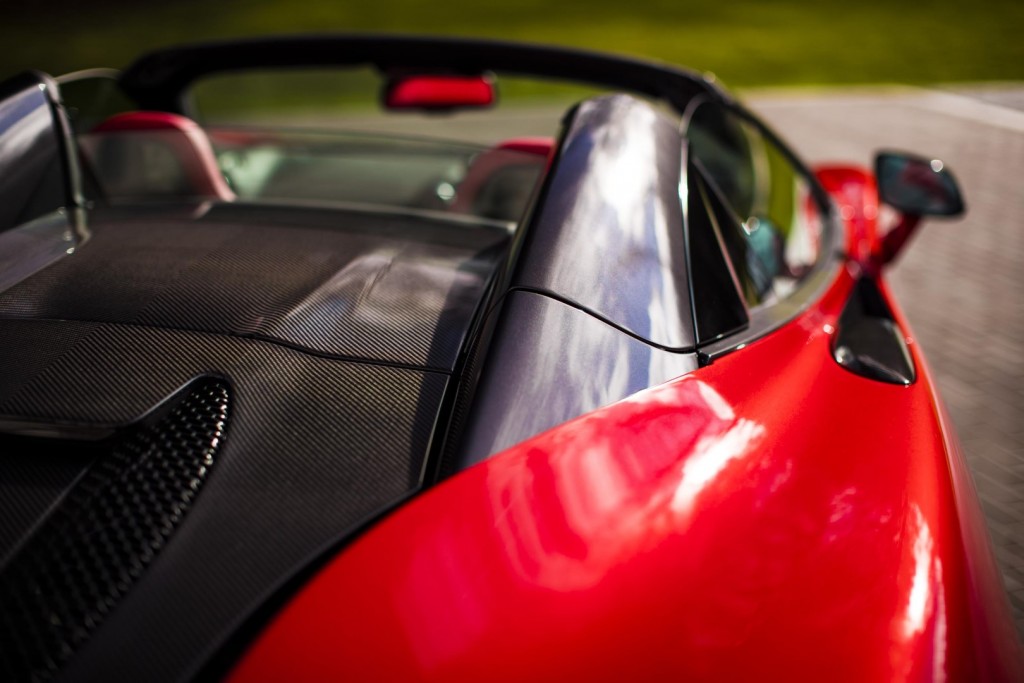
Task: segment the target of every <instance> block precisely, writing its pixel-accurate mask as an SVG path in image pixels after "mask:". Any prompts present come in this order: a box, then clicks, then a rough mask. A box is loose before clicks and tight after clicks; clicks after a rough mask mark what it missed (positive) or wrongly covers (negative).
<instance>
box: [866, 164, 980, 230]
mask: <svg viewBox="0 0 1024 683" xmlns="http://www.w3.org/2000/svg"><path fill="white" fill-rule="evenodd" d="M875 177H876V178H877V180H878V199H879V200H880V201H882V202H884V203H886V204H888V205H889V206H891V207H893V208H894V209H896V210H898V211H899V212H900V213H903V214H907V215H912V216H959V215H960V214H962V213H963V212H964V202H963V198H962V196H961V194H960V188H959V186H958V185H957V182H956V180H955V179H954V178H953V174H952V173H950V172H949V169H947V168H946V167H945V165H944V164H943V163H942V162H941V161H939V160H938V159H925V158H924V157H919V156H915V155H912V154H906V153H904V152H879V153H878V155H877V156H876V157H875Z"/></svg>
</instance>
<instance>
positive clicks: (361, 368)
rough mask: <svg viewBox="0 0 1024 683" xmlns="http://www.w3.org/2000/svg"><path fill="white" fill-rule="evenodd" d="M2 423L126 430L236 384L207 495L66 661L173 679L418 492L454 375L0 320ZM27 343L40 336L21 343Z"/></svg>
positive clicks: (259, 344)
mask: <svg viewBox="0 0 1024 683" xmlns="http://www.w3.org/2000/svg"><path fill="white" fill-rule="evenodd" d="M0 340H10V341H11V343H10V345H8V346H6V347H5V353H4V355H5V356H7V357H9V358H10V357H14V358H17V359H18V360H19V361H20V362H21V363H23V364H24V367H26V368H31V369H32V370H33V372H29V371H25V372H21V373H19V374H18V376H17V377H16V378H15V379H13V380H11V379H10V378H8V377H0V417H2V418H5V419H8V420H15V421H17V420H21V421H40V422H45V423H71V424H89V425H119V424H124V423H127V422H131V421H133V420H136V419H138V418H139V417H140V416H141V415H143V414H144V413H146V412H147V411H148V410H150V409H151V408H152V407H153V406H154V405H157V404H159V403H160V402H161V401H163V400H164V399H165V398H166V397H167V396H169V395H171V394H172V393H173V392H175V391H176V390H177V389H178V388H179V387H181V386H183V385H184V384H186V383H187V382H188V381H189V380H191V379H192V378H194V377H197V376H200V375H216V376H222V377H225V378H226V379H227V380H228V381H229V382H230V383H231V386H232V415H233V416H232V419H231V427H230V433H229V438H228V439H227V442H226V443H225V445H224V448H223V452H222V453H221V454H220V456H219V461H218V465H217V467H216V469H215V470H214V471H213V473H212V475H211V476H210V477H209V479H208V481H207V483H206V485H205V487H204V491H203V495H202V496H201V497H200V498H199V499H198V500H197V503H196V505H195V507H194V508H193V509H192V510H191V512H190V513H189V515H188V517H187V518H186V519H185V520H184V521H183V522H182V524H181V526H180V527H179V528H178V530H177V531H176V532H175V535H174V536H173V538H172V539H171V541H170V542H169V543H168V544H167V546H166V547H165V548H164V549H163V551H162V552H161V554H160V555H159V557H158V558H157V559H156V560H155V561H154V562H153V564H152V565H151V567H150V568H149V569H148V571H147V572H146V574H145V575H143V577H142V578H141V580H139V582H138V583H137V584H135V586H134V587H133V588H132V590H131V591H130V592H128V593H127V595H126V597H124V598H123V599H122V600H121V602H120V603H119V604H118V606H117V607H116V609H114V610H113V612H112V613H111V614H110V615H109V617H108V618H107V620H106V621H105V623H104V624H103V626H102V627H101V628H99V629H98V630H97V631H96V633H95V635H93V637H92V638H91V639H90V640H89V641H88V642H87V643H86V644H85V646H84V647H83V648H82V649H81V650H80V652H79V653H78V654H76V655H75V656H74V657H73V658H72V659H71V660H70V661H69V663H68V664H67V668H65V669H64V671H63V672H62V676H64V677H66V678H67V679H70V680H83V679H84V680H114V679H116V680H150V681H159V680H175V679H178V678H180V677H181V676H183V675H185V674H186V673H187V672H189V671H191V670H192V668H193V667H194V666H196V665H197V663H198V662H199V661H201V659H202V657H203V656H204V655H205V654H206V653H207V651H208V649H209V648H211V647H213V646H214V645H215V644H216V643H217V642H218V641H219V640H220V639H221V638H223V637H225V636H226V635H227V634H228V633H230V632H231V631H232V629H233V628H234V626H235V624H236V623H237V622H238V621H239V620H240V619H242V618H243V617H244V616H245V614H246V613H247V612H248V611H249V610H250V609H252V608H253V607H255V606H256V605H257V604H258V603H259V602H260V601H261V599H262V598H263V597H264V596H265V595H266V594H267V593H268V592H269V591H270V590H272V588H273V587H274V586H275V585H276V584H277V582H279V581H281V580H282V579H283V578H285V577H287V576H288V575H289V573H290V572H292V571H294V570H295V569H296V568H298V567H300V566H301V565H303V564H304V563H305V562H307V561H308V560H309V559H310V558H311V557H313V556H315V555H316V554H317V552H318V551H319V550H321V549H322V548H324V547H325V546H327V545H329V544H331V543H334V542H337V540H338V539H340V538H343V537H344V535H345V534H346V533H347V532H348V531H350V530H351V529H352V528H353V527H354V526H356V525H357V524H359V523H360V522H362V521H363V520H365V519H368V518H370V517H372V516H373V515H374V514H376V513H378V512H379V511H380V510H382V509H385V508H386V507H387V506H389V505H391V504H393V503H394V502H396V501H398V500H400V499H401V498H402V497H403V496H405V495H407V494H408V492H410V491H411V490H412V489H413V488H414V487H416V486H417V485H418V484H419V481H420V473H421V469H422V466H423V458H424V455H425V452H426V448H427V444H428V441H429V437H430V433H431V429H432V427H433V422H434V420H435V417H436V414H437V409H438V406H439V405H440V401H441V396H442V393H443V391H444V387H445V384H446V381H447V375H445V374H441V373H432V372H426V371H421V370H415V369H405V368H399V367H387V366H381V365H375V364H369V363H361V362H352V361H345V360H339V359H334V358H330V357H323V356H318V355H313V354H310V353H305V352H301V351H298V350H295V349H292V348H288V347H285V346H282V345H280V344H276V343H269V342H265V341H259V340H253V339H242V338H238V337H233V336H218V335H213V334H206V333H199V332H192V331H182V330H169V329H154V328H147V327H140V326H134V325H113V324H102V323H101V324H96V323H77V322H72V321H64V322H59V321H39V320H18V319H0ZM16 340H29V342H30V343H18V342H17V341H16Z"/></svg>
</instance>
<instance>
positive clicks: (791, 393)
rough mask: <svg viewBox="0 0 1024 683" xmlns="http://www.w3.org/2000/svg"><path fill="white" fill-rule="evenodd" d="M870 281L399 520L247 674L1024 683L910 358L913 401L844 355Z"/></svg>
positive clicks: (836, 289) (356, 553)
mask: <svg viewBox="0 0 1024 683" xmlns="http://www.w3.org/2000/svg"><path fill="white" fill-rule="evenodd" d="M852 283H853V277H852V275H851V274H849V273H846V272H844V273H843V274H842V275H841V276H840V277H839V278H838V279H837V281H836V282H835V283H834V284H833V286H832V287H831V289H830V290H829V292H828V293H827V295H826V296H825V297H824V299H823V300H822V301H821V302H820V305H819V306H817V307H815V308H812V309H810V310H808V311H807V312H805V313H804V314H802V315H801V316H800V317H798V318H797V319H796V320H795V321H793V322H791V323H790V324H788V325H786V326H784V327H783V328H782V329H780V330H778V331H777V332H775V333H773V334H772V335H770V336H768V337H766V338H764V339H761V340H759V341H757V342H755V343H753V344H751V345H750V346H749V347H748V348H746V349H743V350H742V351H739V352H736V353H733V354H731V355H728V356H725V357H723V358H721V359H719V360H716V361H715V362H714V363H713V364H712V365H710V366H708V367H705V368H702V369H700V370H698V371H696V372H694V373H691V374H690V375H687V376H685V377H682V378H680V379H678V380H674V381H671V382H669V383H667V384H665V385H662V386H659V387H656V388H653V389H650V390H647V391H644V392H641V393H639V394H637V395H635V396H633V397H631V398H629V399H627V400H625V401H621V402H619V403H617V404H614V405H612V406H609V407H607V408H604V409H601V410H598V411H595V412H594V413H591V414H588V415H585V416H583V417H581V418H579V419H577V420H574V421H572V422H570V423H567V424H565V425H562V426H560V427H557V428H555V429H553V430H551V431H549V432H546V433H544V434H542V435H540V436H538V437H535V438H533V439H531V440H529V441H527V442H525V443H523V444H521V445H519V446H517V447H515V448H513V449H511V450H509V451H506V452H505V453H504V454H501V455H499V456H496V457H494V458H492V459H490V460H488V461H486V462H484V463H481V464H480V465H478V466H476V467H473V468H471V469H469V470H467V471H465V472H463V473H461V474H460V475H458V476H456V477H454V478H452V479H451V480H448V481H446V482H445V483H443V484H441V485H439V486H437V487H436V488H435V489H433V490H432V491H430V492H428V493H426V494H425V495H423V496H422V497H420V498H418V499H416V500H414V501H412V502H411V503H409V504H408V505H406V506H404V507H403V508H401V509H399V510H398V511H397V512H396V513H395V514H393V515H392V516H390V517H389V518H387V519H386V520H384V521H383V522H382V523H381V524H379V525H378V526H377V527H376V528H374V529H373V530H371V531H370V532H368V533H367V534H366V535H365V536H363V537H362V538H360V539H359V540H358V541H357V542H355V543H354V544H353V545H352V546H351V547H350V548H349V549H347V550H346V551H345V552H343V553H342V554H340V555H339V556H338V557H337V558H336V559H335V560H333V561H332V562H331V563H330V564H329V565H328V566H327V567H326V568H325V569H324V570H323V571H322V572H321V573H320V574H319V575H318V576H317V577H316V578H315V579H314V580H313V581H312V582H311V583H310V584H309V585H308V586H307V587H306V588H305V589H304V590H303V591H301V592H300V593H299V594H298V595H297V596H296V598H295V599H294V600H293V601H292V602H291V603H290V604H289V605H288V607H287V608H286V609H285V610H284V611H283V612H282V613H281V614H280V615H279V616H278V617H277V618H276V619H275V620H274V621H273V622H272V623H271V624H270V626H269V627H268V628H267V630H266V631H265V632H264V633H263V634H262V636H261V637H260V638H259V639H258V640H257V641H256V643H255V644H254V646H253V647H252V648H251V649H250V651H249V652H248V654H247V655H246V656H245V658H244V659H243V660H242V661H241V662H240V663H239V665H238V667H237V668H236V670H235V671H234V672H233V675H232V680H233V681H235V683H241V682H244V681H254V680H256V681H258V680H310V679H314V680H329V679H356V680H428V681H442V680H443V681H453V680H455V681H476V680H491V681H524V680H527V681H539V680H552V681H555V680H557V681H564V680H600V681H621V680H631V681H632V680H666V679H668V680H716V681H720V680H752V679H753V680H765V679H768V680H786V681H789V680H807V681H812V680H813V681H820V680H829V681H846V680H849V681H865V680H871V681H875V680H913V681H942V680H950V681H977V680H993V681H1014V680H1021V677H1022V676H1024V668H1022V664H1021V658H1020V657H1021V655H1020V650H1019V646H1018V644H1017V641H1016V636H1015V632H1014V630H1013V624H1012V622H1011V620H1010V618H1009V614H1008V609H1007V605H1006V601H1005V596H1004V595H1003V593H1002V592H1001V588H1000V583H999V581H1000V580H999V575H998V573H997V571H996V569H995V565H994V564H993V562H992V558H991V552H990V550H989V548H988V544H987V540H986V536H985V533H984V525H983V522H982V520H981V517H980V514H979V511H978V508H977V504H976V501H974V500H973V498H972V495H971V493H970V492H971V488H970V481H969V476H968V475H967V471H966V469H965V467H964V464H963V460H962V456H961V454H960V452H959V449H958V447H957V445H956V441H955V438H954V437H953V436H952V434H951V432H949V431H948V420H947V419H946V418H945V416H944V413H943V412H942V408H941V404H940V403H939V401H938V399H937V398H936V396H935V393H934V390H933V387H932V383H931V380H930V378H929V375H928V372H927V368H926V367H925V366H924V363H923V360H922V359H921V357H920V355H919V354H917V352H916V348H915V347H914V345H913V344H911V349H912V353H913V355H914V358H915V361H916V362H917V364H918V368H919V370H920V372H919V375H918V380H917V382H916V383H914V384H913V385H911V386H909V387H903V386H896V385H890V384H883V383H879V382H875V381H872V380H868V379H865V378H863V377H860V376H857V375H854V374H852V373H850V372H847V371H846V370H844V369H843V368H841V367H840V366H839V365H837V364H836V363H835V362H834V361H833V360H832V357H831V353H830V345H831V336H832V335H833V334H834V330H835V326H836V324H837V319H838V316H839V313H840V311H841V308H842V305H843V303H844V301H845V300H846V297H847V295H848V294H849V292H850V289H851V287H852ZM882 289H883V291H885V288H884V283H883V284H882ZM897 315H898V312H897ZM899 322H901V323H903V321H902V319H899ZM903 329H907V328H906V327H905V326H904V327H903Z"/></svg>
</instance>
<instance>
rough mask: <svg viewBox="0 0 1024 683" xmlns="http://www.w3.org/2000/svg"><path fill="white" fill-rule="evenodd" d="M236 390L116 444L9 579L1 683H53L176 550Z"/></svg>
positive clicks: (215, 389)
mask: <svg viewBox="0 0 1024 683" xmlns="http://www.w3.org/2000/svg"><path fill="white" fill-rule="evenodd" d="M228 402H229V389H228V384H227V382H225V381H223V380H221V379H215V378H202V379H199V380H196V381H194V382H192V383H191V384H189V385H188V386H187V387H186V388H185V389H184V390H182V392H180V393H179V394H178V395H177V396H176V397H175V399H174V400H173V401H172V402H171V403H170V405H169V408H167V409H165V410H163V411H161V413H162V416H161V417H159V418H157V419H156V420H155V421H149V422H147V423H144V424H141V425H138V426H135V427H131V428H129V429H126V430H125V431H124V432H123V433H121V434H118V435H117V436H115V437H114V438H113V439H112V440H111V442H110V448H109V449H108V450H107V451H106V452H105V453H103V454H102V455H101V456H100V457H99V458H98V459H97V460H96V461H95V462H94V463H93V465H92V466H91V467H90V468H89V469H88V470H87V471H86V472H85V474H84V475H83V476H82V478H81V479H80V480H79V482H78V483H77V484H75V486H74V487H73V488H72V489H71V491H69V493H68V494H67V496H66V497H65V498H64V500H63V501H62V502H61V503H60V505H59V506H58V507H57V508H56V509H55V510H54V511H53V512H52V513H51V514H50V516H49V517H47V518H46V519H45V520H44V521H43V523H42V524H41V525H40V526H39V528H38V529H37V530H36V531H35V533H34V534H33V535H32V536H31V537H30V538H29V539H28V540H27V541H26V542H25V544H24V545H23V546H22V547H21V548H20V549H19V550H18V551H17V552H16V554H15V555H14V556H13V557H12V558H11V560H10V562H9V563H8V565H7V566H6V567H5V568H4V569H3V573H2V574H0V643H2V645H0V679H3V680H8V681H14V680H46V679H49V678H52V677H53V676H54V674H56V673H57V671H58V670H59V669H60V667H61V665H62V664H63V663H64V662H66V661H67V660H68V658H69V657H70V656H71V655H72V654H73V653H74V651H75V650H76V649H78V648H79V647H81V646H82V644H83V643H84V642H85V641H86V640H87V639H88V638H89V636H90V634H91V633H92V632H93V631H94V630H95V629H96V628H98V627H99V625H100V624H101V623H102V622H103V620H104V618H105V617H106V616H107V615H108V614H109V613H110V612H111V610H113V609H114V607H115V606H116V605H117V602H118V601H119V600H120V599H121V598H122V597H123V596H124V595H125V593H126V592H127V591H128V590H129V589H130V587H131V585H132V584H133V583H134V582H135V581H137V580H138V579H139V577H140V576H141V575H142V573H143V572H144V571H145V569H146V567H147V566H148V565H149V564H150V563H151V562H152V561H153V559H154V557H156V555H157V553H159V552H160V550H161V548H162V547H163V546H164V545H165V544H166V543H167V542H168V539H169V538H170V536H171V534H172V533H173V531H174V529H175V527H177V526H178V525H179V524H180V523H181V521H182V519H183V517H184V515H185V513H186V512H187V510H188V508H189V506H190V505H191V504H192V502H193V500H194V499H195V497H196V495H197V494H198V492H199V489H200V487H201V486H202V484H203V481H204V479H205V478H206V477H207V476H208V475H209V473H210V468H211V466H213V464H214V462H215V460H216V456H217V453H218V451H219V450H220V448H221V445H222V443H223V441H224V436H225V430H226V425H227V417H228Z"/></svg>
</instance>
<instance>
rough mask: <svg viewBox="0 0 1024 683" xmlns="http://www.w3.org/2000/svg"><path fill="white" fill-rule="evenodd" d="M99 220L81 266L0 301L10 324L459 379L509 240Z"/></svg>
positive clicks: (465, 231)
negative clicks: (397, 366)
mask: <svg viewBox="0 0 1024 683" xmlns="http://www.w3.org/2000/svg"><path fill="white" fill-rule="evenodd" d="M292 213H293V224H285V223H278V224H253V223H241V222H238V221H237V218H239V217H248V214H246V213H245V210H244V209H243V210H242V211H241V212H240V213H239V214H238V216H235V217H234V219H233V217H232V215H231V213H230V212H227V213H225V212H223V211H221V212H218V213H217V214H216V216H215V217H210V218H206V219H200V220H197V221H191V220H177V221H168V220H154V219H153V218H151V217H147V216H146V214H145V213H143V212H141V211H140V212H135V213H131V212H127V213H125V212H113V213H108V214H107V218H106V219H105V220H104V219H103V218H102V217H100V219H99V220H96V219H95V218H94V219H93V220H92V221H91V223H92V231H93V235H92V238H91V239H90V240H89V241H88V242H87V243H86V244H85V245H84V246H82V247H81V248H79V249H78V250H77V251H76V253H75V254H73V255H72V256H69V257H67V258H64V259H62V260H61V261H59V262H58V263H56V264H53V265H51V266H50V267H48V268H46V269H45V270H43V271H42V272H40V273H38V274H37V275H35V276H34V277H31V278H29V279H27V280H25V281H23V282H21V283H19V284H17V285H15V286H13V287H11V288H10V289H8V290H7V291H5V292H2V293H0V317H18V318H35V319H52V320H78V321H97V322H110V323H126V324H133V325H149V326H154V327H166V328H172V329H181V330H194V331H200V332H212V333H219V334H230V335H236V336H252V337H257V338H267V339H270V340H274V341H278V342H282V343H285V344H289V345H292V346H297V347H301V348H305V349H309V350H313V351H316V352H319V353H325V354H332V355H339V356H347V357H353V358H361V359H367V360H382V361H386V362H393V363H403V364H409V365H417V366H426V367H434V368H439V369H445V370H451V368H452V367H453V366H454V363H455V357H456V355H457V353H458V349H459V346H460V344H461V342H462V339H463V336H464V334H465V330H466V328H467V326H468V325H469V322H470V320H471V318H472V316H473V314H474V312H475V309H476V305H477V302H478V300H479V298H480V294H481V292H482V290H483V287H484V285H485V283H486V281H487V278H488V277H489V275H490V273H491V271H492V270H493V268H494V263H495V261H496V258H497V252H499V251H500V249H501V247H502V246H503V245H504V243H505V242H506V241H507V235H505V234H503V233H502V232H501V231H499V230H494V229H483V228H474V227H472V226H462V225H458V224H454V223H453V224H444V223H438V222H436V221H434V222H428V221H422V220H420V219H417V218H413V217H401V218H396V217H393V216H378V215H375V214H360V213H355V212H354V213H351V214H349V213H342V212H334V213H333V220H334V223H333V225H324V224H320V225H295V224H294V222H297V221H298V219H297V218H295V214H298V215H299V216H300V217H301V216H302V214H301V212H300V211H293V212H292Z"/></svg>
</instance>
